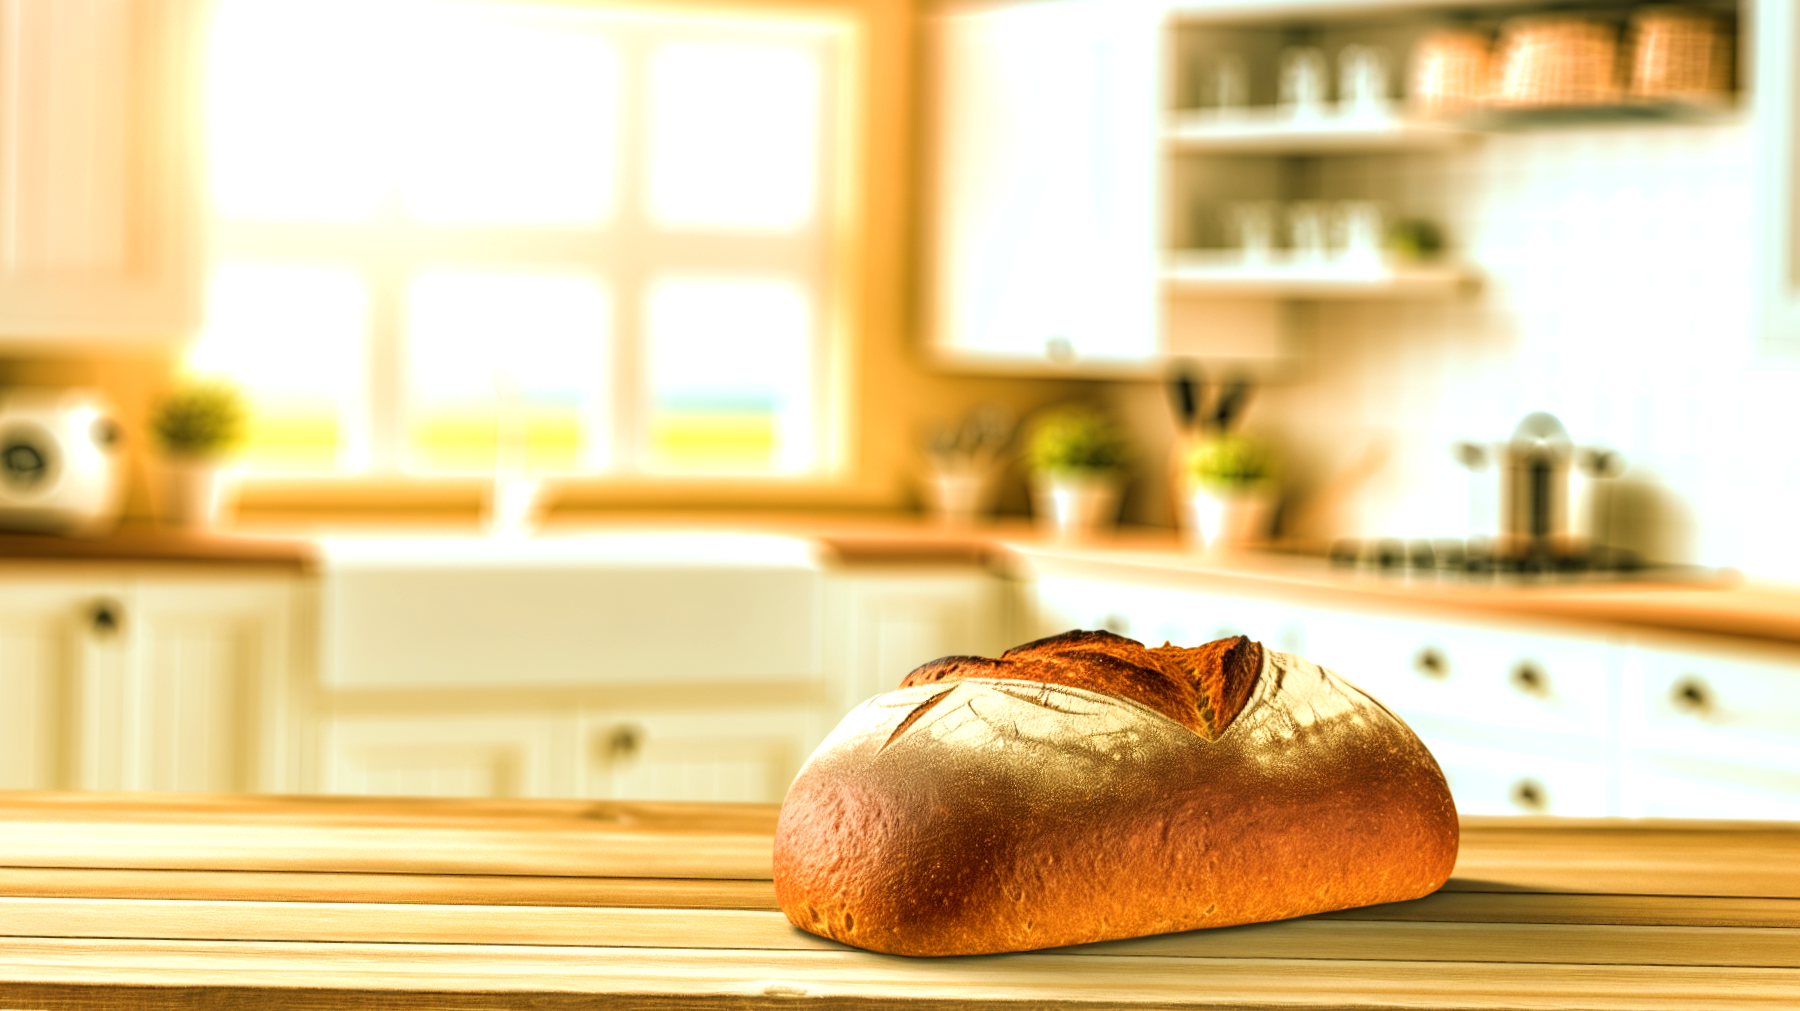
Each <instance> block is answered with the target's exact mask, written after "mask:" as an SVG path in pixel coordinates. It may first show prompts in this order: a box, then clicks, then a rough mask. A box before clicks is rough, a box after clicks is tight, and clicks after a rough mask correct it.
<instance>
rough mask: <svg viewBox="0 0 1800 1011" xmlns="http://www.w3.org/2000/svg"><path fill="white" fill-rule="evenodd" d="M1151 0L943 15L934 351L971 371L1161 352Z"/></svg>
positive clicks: (935, 69) (1118, 365)
mask: <svg viewBox="0 0 1800 1011" xmlns="http://www.w3.org/2000/svg"><path fill="white" fill-rule="evenodd" d="M1159 16H1160V11H1159V9H1158V6H1157V5H1156V4H1153V3H1149V2H1145V0H1060V2H1055V3H1043V2H1037V3H1031V2H1025V3H1010V4H1005V5H1001V6H997V7H996V6H988V7H983V8H979V9H964V10H953V11H949V12H947V13H943V14H939V15H936V16H934V17H933V18H932V19H931V21H930V22H929V26H930V28H929V42H930V59H931V61H932V62H931V73H930V76H929V78H928V80H929V87H930V89H931V96H932V98H931V101H930V115H931V116H932V123H933V131H932V136H933V138H934V141H935V144H934V148H933V150H932V151H931V154H930V158H931V161H930V165H931V171H930V173H929V185H930V187H931V194H930V196H931V207H932V212H931V216H930V227H931V230H932V233H931V234H932V242H931V247H932V250H933V253H934V255H933V258H932V265H931V273H930V278H931V284H932V294H931V305H932V307H933V310H932V311H933V334H934V336H933V339H932V350H933V352H934V354H935V355H936V357H937V358H938V359H939V360H941V361H943V362H945V363H947V364H951V365H955V366H959V367H965V368H984V367H986V368H998V369H1004V370H1014V371H1017V370H1026V371H1030V370H1039V369H1043V370H1054V369H1079V370H1082V371H1095V370H1098V371H1106V370H1119V369H1127V370H1129V369H1142V368H1144V367H1145V366H1147V365H1148V364H1150V363H1152V362H1153V361H1154V360H1155V358H1156V356H1157V355H1158V353H1159V352H1160V349H1161V338H1160V326H1161V323H1160V318H1161V307H1160V304H1159V297H1160V296H1159V291H1158V280H1157V269H1158V264H1159V252H1158V250H1159V247H1160V241H1161V240H1160V235H1159V229H1160V224H1159V218H1158V209H1157V208H1158V196H1157V193H1158V187H1159V185H1160V184H1159V172H1160V166H1159V161H1160V148H1159V145H1158V131H1159V129H1160V124H1159V117H1158V109H1159V96H1160V94H1161V86H1162V79H1161V44H1160V38H1159V34H1158V29H1157V26H1158V24H1159Z"/></svg>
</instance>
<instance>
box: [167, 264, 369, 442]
mask: <svg viewBox="0 0 1800 1011" xmlns="http://www.w3.org/2000/svg"><path fill="white" fill-rule="evenodd" d="M368 312H369V310H368V291H367V289H366V288H365V287H364V285H363V282H362V279H361V278H359V277H357V276H356V274H355V273H353V272H351V271H349V270H343V269H339V268H334V267H317V266H294V265H287V264H280V265H275V264H243V263H228V264H224V265H222V266H220V267H219V268H218V269H216V270H215V271H213V276H212V288H211V291H210V293H209V298H208V302H207V319H206V330H205V332H204V333H203V334H202V335H201V338H200V342H199V343H198V344H197V345H196V346H195V348H194V350H193V352H192V353H191V354H190V356H189V358H188V365H189V368H190V369H192V370H193V371H195V372H197V373H201V374H205V375H225V376H230V377H231V378H232V379H233V380H234V381H235V382H236V383H238V384H239V385H240V386H242V387H243V389H244V392H245V393H246V394H247V395H248V396H249V399H250V401H251V405H252V414H251V418H250V430H249V433H248V439H247V443H246V445H245V447H244V453H243V462H244V467H245V469H247V470H250V471H253V472H277V473H279V472H284V471H313V472H317V471H324V470H333V469H348V470H354V469H357V468H359V467H360V466H362V465H363V464H364V463H365V462H366V455H367V447H366V446H364V445H361V444H360V440H358V439H356V438H355V433H357V432H359V431H361V428H362V426H360V425H357V424H354V423H353V422H354V420H355V417H356V414H357V412H358V410H359V407H360V405H361V403H362V402H363V393H364V378H363V377H364V370H363V362H362V349H363V346H364V345H363V341H364V335H365V333H366V332H367V329H368Z"/></svg>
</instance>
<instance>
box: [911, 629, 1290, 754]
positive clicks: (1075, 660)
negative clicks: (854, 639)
mask: <svg viewBox="0 0 1800 1011" xmlns="http://www.w3.org/2000/svg"><path fill="white" fill-rule="evenodd" d="M1261 669H1262V644H1261V643H1258V642H1253V641H1251V639H1250V638H1249V637H1248V636H1242V635H1240V636H1235V637H1232V638H1228V639H1216V640H1214V641H1212V642H1209V643H1207V644H1205V645H1204V646H1195V647H1192V648H1183V647H1181V646H1171V645H1169V644H1168V643H1166V642H1165V643H1163V644H1162V645H1161V646H1158V647H1156V648H1155V649H1146V648H1145V647H1144V646H1143V645H1142V644H1141V643H1138V642H1136V641H1134V640H1131V639H1127V638H1125V637H1124V636H1120V635H1114V634H1112V633H1111V632H1080V631H1077V632H1064V633H1063V634H1061V635H1053V636H1050V637H1049V638H1047V639H1038V640H1037V641H1035V642H1028V643H1026V644H1025V645H1023V646H1015V647H1013V648H1012V649H1009V650H1007V651H1006V652H1005V653H1002V654H1000V659H998V660H990V659H988V658H987V657H983V656H947V657H944V658H943V659H941V660H933V661H931V662H930V663H928V664H926V665H924V666H923V667H920V668H919V669H918V670H915V671H913V672H912V673H911V674H908V675H907V676H906V677H905V678H904V679H903V680H902V681H901V682H900V687H902V688H913V687H916V686H918V685H928V684H938V683H940V682H944V681H957V680H961V679H963V678H1006V679H1008V680H1013V681H1042V682H1047V683H1049V684H1053V685H1066V686H1068V687H1070V688H1086V689H1087V690H1088V691H1093V692H1101V693H1103V694H1106V695H1116V696H1118V697H1120V698H1124V699H1130V700H1131V701H1133V702H1136V703H1138V704H1139V705H1142V706H1147V707H1149V708H1151V709H1154V710H1156V711H1157V712H1159V713H1161V714H1163V715H1164V716H1167V717H1168V718H1169V719H1171V720H1174V721H1175V722H1176V723H1179V724H1181V725H1182V726H1184V727H1186V728H1188V729H1189V730H1192V731H1193V732H1194V733H1196V734H1199V735H1200V736H1201V737H1204V738H1206V739H1207V740H1209V741H1216V740H1218V739H1219V735H1220V734H1222V733H1224V732H1225V728H1227V727H1229V726H1231V721H1232V720H1234V719H1236V718H1237V714H1238V712H1239V711H1241V710H1242V709H1243V708H1244V703H1245V702H1248V701H1249V700H1250V692H1251V690H1252V689H1253V688H1255V687H1256V675H1257V672H1258V671H1260V670H1261ZM941 697H942V696H933V698H932V700H931V702H929V703H926V705H931V704H932V703H935V702H936V701H937V699H938V698H941ZM917 715H923V712H920V713H918V714H915V717H916V716H917ZM915 717H909V718H908V724H906V725H910V723H911V720H912V719H913V718H915ZM906 725H902V726H901V728H900V730H897V731H895V734H894V735H895V736H896V737H898V736H899V734H900V731H903V730H905V729H906Z"/></svg>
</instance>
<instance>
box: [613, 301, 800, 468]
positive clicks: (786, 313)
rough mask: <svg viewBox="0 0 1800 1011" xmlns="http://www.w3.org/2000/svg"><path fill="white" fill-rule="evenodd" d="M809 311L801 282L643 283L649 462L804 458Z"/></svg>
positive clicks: (723, 463)
mask: <svg viewBox="0 0 1800 1011" xmlns="http://www.w3.org/2000/svg"><path fill="white" fill-rule="evenodd" d="M809 310H810V307H809V305H808V303H807V299H806V294H805V291H804V289H802V288H801V287H800V286H798V285H795V284H791V283H788V282H784V281H760V280H712V279H698V278H684V279H670V280H665V281H662V282H660V283H658V284H656V285H654V286H653V287H652V289H651V294H650V304H649V319H648V321H647V322H648V336H649V373H650V400H651V416H650V446H649V465H650V467H651V469H653V470H666V471H703V472H716V473H723V472H765V473H766V472H769V471H777V472H794V471H801V470H805V469H807V468H808V467H810V466H811V465H812V463H813V456H814V454H813V445H812V436H811V433H812V396H811V390H812V354H811V345H812V336H811V335H812V320H811V318H810V316H811V313H810V311H809Z"/></svg>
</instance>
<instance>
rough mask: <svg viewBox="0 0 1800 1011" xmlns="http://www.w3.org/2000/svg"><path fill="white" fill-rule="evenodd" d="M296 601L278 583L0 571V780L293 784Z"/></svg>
mask: <svg viewBox="0 0 1800 1011" xmlns="http://www.w3.org/2000/svg"><path fill="white" fill-rule="evenodd" d="M308 600H309V591H308V589H307V587H306V586H305V584H304V582H303V580H302V579H300V578H299V577H294V576H289V575H250V574H233V575H222V574H205V575H190V574H182V573H175V572H166V571H145V570H140V569H109V570H102V571H93V572H88V573H69V572H66V571H65V572H60V573H58V572H45V571H35V572H10V573H7V574H6V575H4V576H0V693H3V694H4V697H5V698H4V705H3V708H0V720H3V721H5V733H4V743H0V782H5V783H6V784H8V785H9V786H14V787H32V788H64V789H73V788H78V789H97V790H203V791H246V790H291V789H294V788H295V787H296V786H297V778H296V777H297V773H298V768H299V766H298V760H297V754H296V751H295V749H296V747H297V745H298V742H297V740H296V738H295V736H294V732H293V731H294V720H295V715H296V712H297V705H296V700H297V699H299V698H301V696H302V694H303V691H304V688H303V684H304V680H305V674H304V669H305V667H306V664H307V656H306V646H305V643H304V642H303V641H302V640H304V638H305V633H304V629H305V628H306V627H308V626H307V623H308V622H309V621H310V618H309V614H310V611H309V604H308Z"/></svg>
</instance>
